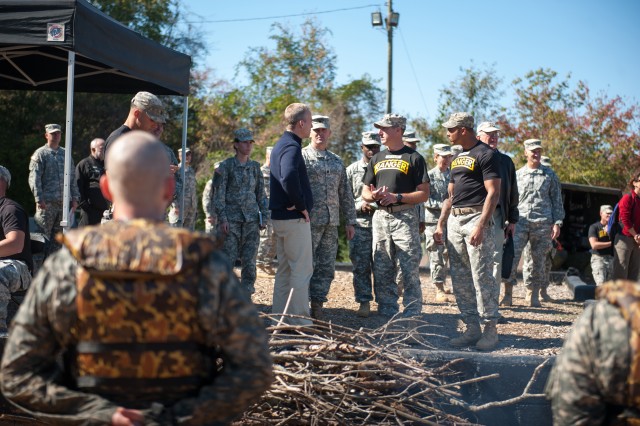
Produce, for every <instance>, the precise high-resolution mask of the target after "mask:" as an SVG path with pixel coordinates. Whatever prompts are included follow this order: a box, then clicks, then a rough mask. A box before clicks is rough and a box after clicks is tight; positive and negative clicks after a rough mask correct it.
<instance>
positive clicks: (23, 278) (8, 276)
mask: <svg viewBox="0 0 640 426" xmlns="http://www.w3.org/2000/svg"><path fill="white" fill-rule="evenodd" d="M30 283H31V274H30V273H29V268H28V267H27V264H26V263H24V262H22V261H20V260H12V259H5V260H0V301H8V300H10V299H11V293H15V292H16V291H23V290H26V289H27V288H29V284H30ZM5 317H6V315H5Z"/></svg>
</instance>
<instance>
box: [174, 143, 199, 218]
mask: <svg viewBox="0 0 640 426" xmlns="http://www.w3.org/2000/svg"><path fill="white" fill-rule="evenodd" d="M178 155H179V156H180V164H179V166H182V164H184V179H185V180H184V182H183V185H182V192H183V194H184V212H183V213H182V227H183V228H187V229H189V230H191V231H193V230H195V229H196V219H197V217H198V194H197V193H196V171H195V169H194V168H193V167H191V159H192V154H191V150H190V149H189V148H187V153H186V156H185V157H184V158H183V156H182V148H180V149H179V150H178ZM183 160H185V161H183ZM178 174H182V173H181V171H180V170H178ZM180 202H181V200H180V199H176V200H173V202H172V203H171V208H170V209H169V223H170V224H171V225H173V226H177V224H178V220H179V219H180Z"/></svg>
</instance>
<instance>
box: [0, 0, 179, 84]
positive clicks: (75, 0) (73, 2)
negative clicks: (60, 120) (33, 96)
mask: <svg viewBox="0 0 640 426" xmlns="http://www.w3.org/2000/svg"><path fill="white" fill-rule="evenodd" d="M68 51H74V52H75V53H76V58H75V81H74V86H75V91H77V92H95V93H135V92H138V91H140V90H147V91H149V92H152V93H155V94H158V95H183V96H186V95H188V94H189V70H190V68H191V57H190V56H188V55H185V54H183V53H180V52H177V51H175V50H173V49H169V48H167V47H164V46H162V45H160V44H159V43H156V42H155V41H152V40H149V39H148V38H145V37H143V36H142V35H140V34H138V33H136V32H135V31H132V30H130V29H129V28H127V27H125V26H124V25H122V24H121V23H119V22H117V21H115V20H114V19H112V18H111V17H109V16H108V15H105V14H104V13H102V12H100V11H99V10H98V9H96V8H95V7H94V6H92V5H91V4H89V3H88V2H87V1H86V0H31V1H25V0H0V90H51V91H61V92H64V91H66V89H67V66H68Z"/></svg>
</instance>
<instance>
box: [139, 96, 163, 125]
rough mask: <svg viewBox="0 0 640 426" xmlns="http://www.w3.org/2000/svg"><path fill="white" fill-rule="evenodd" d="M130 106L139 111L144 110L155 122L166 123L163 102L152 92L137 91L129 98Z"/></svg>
mask: <svg viewBox="0 0 640 426" xmlns="http://www.w3.org/2000/svg"><path fill="white" fill-rule="evenodd" d="M131 107H132V108H133V107H135V108H137V109H139V110H141V111H144V112H145V113H146V114H147V115H148V116H149V118H150V119H152V120H153V121H155V122H156V123H162V124H164V123H166V122H167V115H166V113H165V110H164V104H163V103H162V101H161V100H160V99H159V98H158V97H157V96H156V95H154V94H153V93H149V92H138V93H136V95H135V96H134V97H133V99H131Z"/></svg>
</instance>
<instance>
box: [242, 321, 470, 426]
mask: <svg viewBox="0 0 640 426" xmlns="http://www.w3.org/2000/svg"><path fill="white" fill-rule="evenodd" d="M265 317H268V318H269V319H270V320H271V321H273V323H274V324H276V325H274V326H271V327H268V330H269V332H270V333H271V339H270V347H271V352H272V355H273V360H274V371H275V377H276V380H275V382H274V384H273V385H272V387H271V389H270V390H269V391H268V392H267V393H265V395H263V397H262V399H261V400H260V401H259V402H258V403H257V404H255V405H254V406H253V407H251V408H250V409H249V410H248V411H247V412H246V413H245V414H244V416H243V418H242V419H241V421H240V422H241V423H239V424H243V425H284V424H288V425H292V424H304V425H333V424H377V425H392V424H393V425H398V424H447V423H456V424H466V423H468V421H467V420H465V419H462V418H459V417H456V416H452V415H449V414H447V413H445V412H444V411H443V410H442V409H440V408H439V405H440V404H442V403H444V402H445V401H446V402H447V403H449V404H450V403H451V400H452V399H453V400H459V399H460V395H459V393H458V392H457V391H456V390H455V389H456V388H457V385H458V384H457V383H446V382H445V381H444V378H445V377H447V376H450V375H451V374H452V373H451V369H450V366H451V365H452V364H453V363H455V362H456V361H452V362H449V363H447V364H446V365H444V366H442V367H438V368H428V367H426V366H424V365H423V364H422V363H420V362H418V361H416V360H414V359H412V358H410V357H408V356H407V355H404V354H403V353H402V351H403V350H406V349H408V348H410V347H411V346H412V345H415V344H419V345H420V346H421V347H423V348H424V347H429V345H428V342H426V341H425V340H424V338H425V337H428V336H425V334H424V333H421V332H420V326H421V322H420V321H416V320H405V319H395V320H392V321H390V322H389V323H388V324H386V325H385V326H383V327H381V328H379V329H377V330H373V331H371V330H366V331H363V330H362V329H360V330H353V329H350V328H345V327H340V326H335V325H333V324H331V323H326V322H321V321H315V324H314V326H312V327H302V326H289V325H285V324H282V323H278V321H277V320H278V318H279V317H280V316H278V317H277V318H276V317H275V316H269V315H265ZM422 324H424V323H422Z"/></svg>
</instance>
